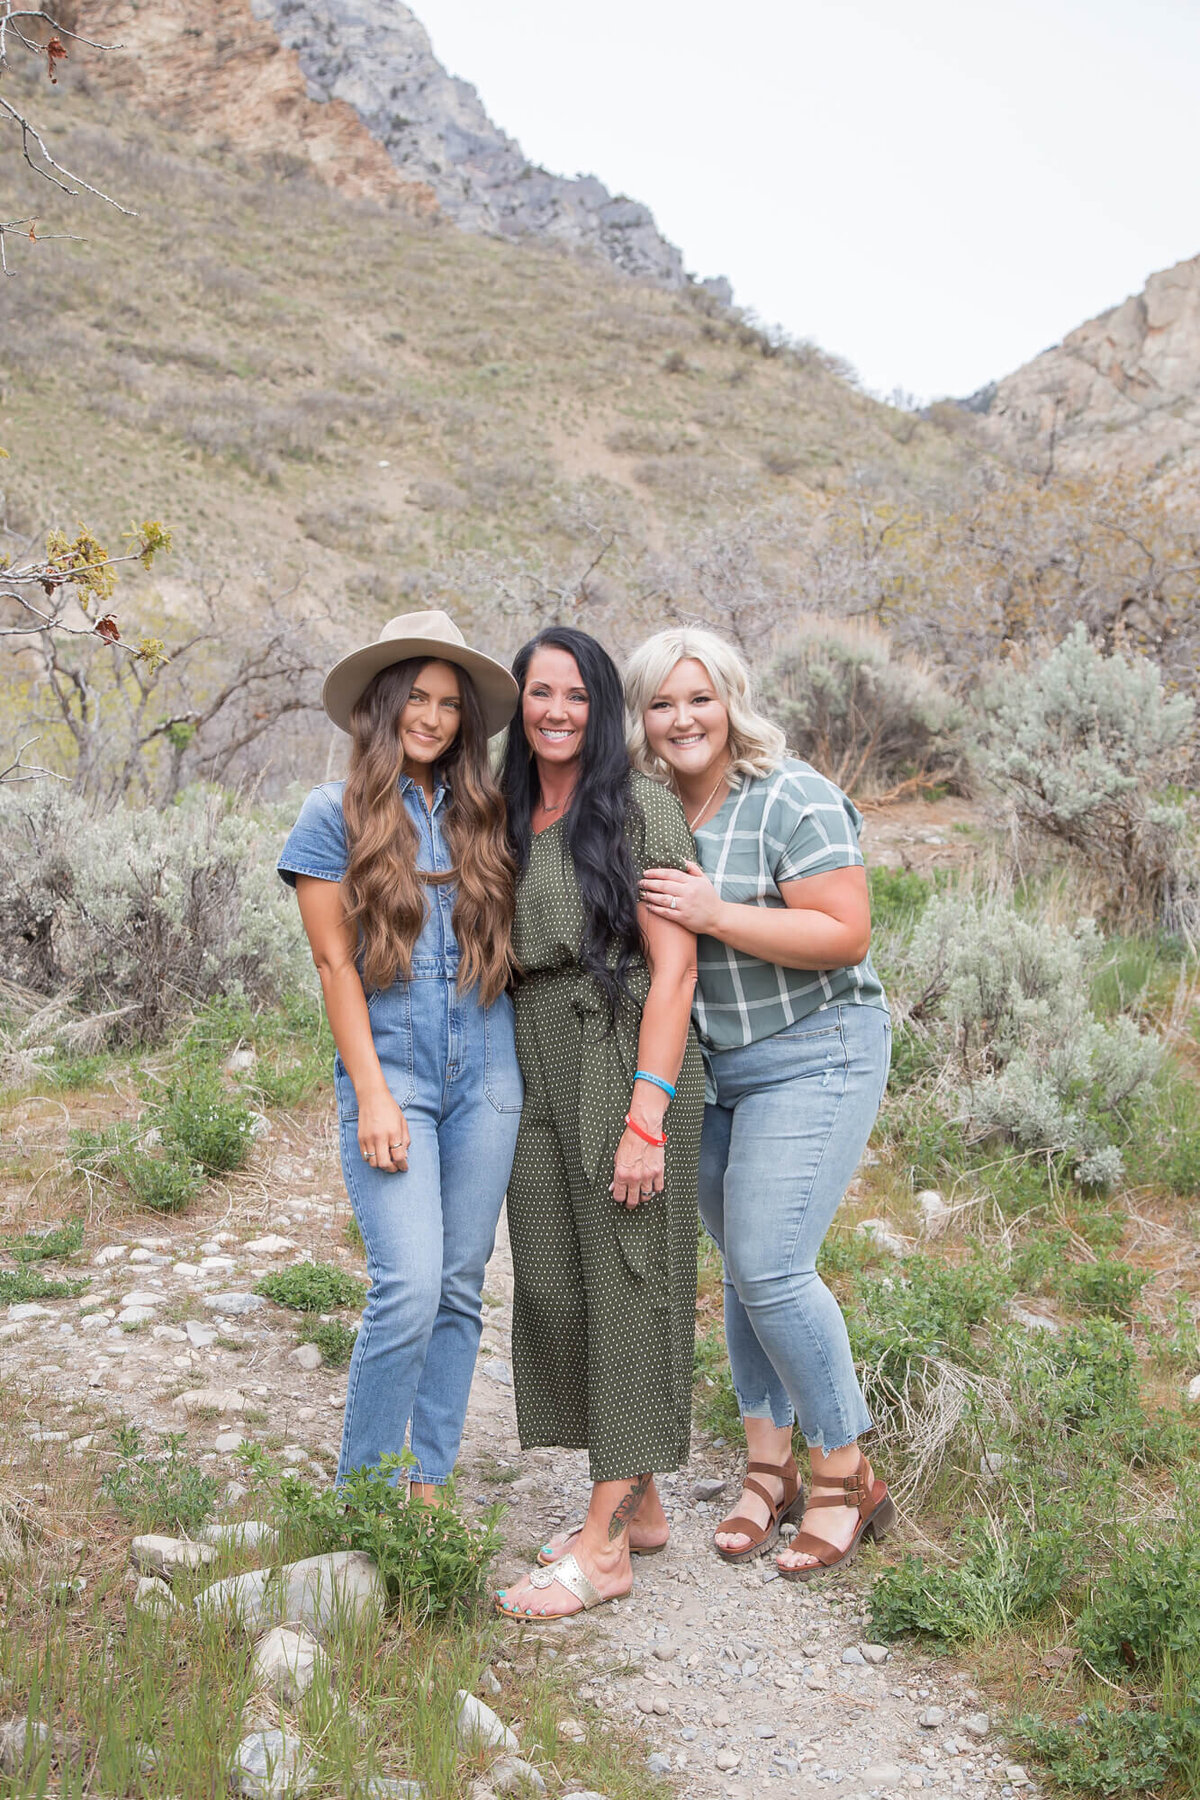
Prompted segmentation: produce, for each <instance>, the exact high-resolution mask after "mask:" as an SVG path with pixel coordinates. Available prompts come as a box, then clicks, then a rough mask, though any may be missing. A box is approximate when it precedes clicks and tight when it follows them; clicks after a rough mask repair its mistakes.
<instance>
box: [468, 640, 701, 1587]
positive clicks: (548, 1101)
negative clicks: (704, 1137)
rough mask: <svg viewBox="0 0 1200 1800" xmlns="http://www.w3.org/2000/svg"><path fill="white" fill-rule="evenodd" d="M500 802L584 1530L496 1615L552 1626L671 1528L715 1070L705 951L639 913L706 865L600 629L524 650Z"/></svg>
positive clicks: (534, 1380) (521, 1360) (525, 1411)
mask: <svg viewBox="0 0 1200 1800" xmlns="http://www.w3.org/2000/svg"><path fill="white" fill-rule="evenodd" d="M513 673H514V675H515V676H516V678H517V682H518V685H519V687H520V691H521V700H520V711H519V713H518V716H517V719H516V720H515V721H514V723H513V725H512V727H511V728H510V730H509V734H508V746H507V752H506V755H505V761H504V770H503V777H502V779H503V786H504V792H505V798H506V800H507V803H508V822H509V841H510V844H511V846H512V852H513V857H514V860H515V862H516V864H517V869H518V885H517V907H516V921H515V925H514V931H513V947H514V950H515V952H516V957H517V961H518V963H519V964H520V969H521V977H520V982H519V985H518V988H517V995H516V1020H517V1054H518V1057H519V1059H520V1064H521V1072H522V1075H523V1076H524V1080H525V1109H524V1111H523V1113H522V1115H521V1130H520V1135H519V1137H518V1140H517V1154H516V1158H515V1160H514V1162H513V1171H512V1179H511V1181H510V1183H509V1190H508V1221H509V1232H510V1236H511V1239H512V1253H513V1274H514V1294H513V1381H514V1386H515V1389H516V1402H517V1424H518V1429H519V1431H520V1436H521V1444H522V1447H523V1448H526V1449H528V1448H529V1447H531V1446H532V1445H554V1446H559V1447H562V1448H566V1449H586V1450H587V1452H588V1458H589V1464H590V1474H591V1477H592V1484H593V1485H592V1493H591V1499H590V1503H589V1505H588V1511H587V1517H586V1519H585V1521H584V1523H583V1525H582V1526H581V1527H580V1528H579V1529H578V1530H576V1531H573V1532H568V1533H565V1534H564V1535H563V1537H562V1538H560V1539H557V1540H555V1541H554V1542H553V1543H551V1544H549V1545H547V1546H546V1547H545V1549H544V1550H543V1552H542V1556H541V1558H540V1559H539V1563H540V1564H541V1565H542V1566H539V1567H538V1568H537V1569H535V1570H533V1571H532V1572H531V1574H529V1575H528V1576H526V1577H524V1579H523V1580H522V1581H521V1582H519V1583H518V1584H517V1586H515V1587H513V1588H510V1589H509V1590H508V1591H507V1592H506V1593H503V1594H501V1595H500V1596H499V1598H498V1601H497V1604H498V1606H499V1608H500V1610H501V1612H503V1613H505V1614H506V1615H508V1616H509V1617H513V1618H558V1617H562V1616H564V1615H565V1614H567V1613H572V1612H578V1611H580V1610H583V1609H585V1608H588V1607H592V1606H598V1605H600V1604H601V1603H602V1602H604V1601H608V1600H615V1599H617V1598H618V1597H619V1596H620V1595H622V1594H626V1593H628V1592H629V1589H630V1587H631V1585H632V1580H633V1577H632V1569H631V1564H630V1553H631V1551H632V1552H635V1553H636V1552H639V1551H640V1552H642V1553H643V1554H645V1553H648V1552H651V1551H654V1550H656V1549H661V1548H662V1547H663V1545H664V1544H665V1542H666V1538H667V1532H668V1526H667V1520H666V1516H665V1514H664V1513H663V1510H662V1506H661V1503H660V1501H659V1497H658V1494H657V1491H656V1490H655V1486H654V1471H656V1470H657V1471H662V1470H666V1469H675V1468H678V1467H679V1464H680V1463H681V1462H683V1461H685V1460H686V1458H687V1454H688V1445H689V1432H690V1423H691V1385H692V1345H693V1335H694V1318H695V1299H696V1172H697V1157H698V1152H699V1140H700V1116H701V1108H702V1103H703V1090H704V1083H703V1073H702V1069H701V1064H700V1057H699V1052H698V1050H697V1047H696V1042H695V1038H694V1036H693V1035H692V1033H691V1031H690V1028H689V1023H688V1020H689V1013H690V1009H691V1003H692V990H693V987H694V985H695V977H696V946H695V940H694V938H693V937H692V936H691V934H690V933H689V932H687V931H682V930H680V928H679V927H678V926H677V925H675V924H673V923H672V922H671V921H670V920H667V919H653V918H651V917H650V915H649V914H648V913H647V912H646V910H645V909H644V908H641V907H639V906H638V903H637V885H638V878H639V876H640V874H641V872H642V871H643V870H644V869H645V868H647V867H649V866H652V865H654V864H664V865H669V866H672V867H675V868H679V869H682V868H684V867H685V866H686V863H687V859H688V857H689V856H690V855H691V853H692V843H691V838H690V836H689V834H688V829H687V825H686V822H685V820H684V817H683V813H682V811H681V810H680V806H679V803H678V801H677V800H676V799H675V797H674V795H672V794H670V793H669V792H668V791H667V789H666V788H664V787H662V786H660V785H657V784H655V783H654V782H651V781H647V780H646V779H645V777H644V776H641V775H635V774H633V773H632V772H631V770H630V767H629V758H628V755H627V753H626V749H625V708H624V700H623V697H622V693H621V682H620V677H619V675H618V673H617V670H616V667H615V665H614V664H613V662H612V659H611V658H610V657H609V655H608V654H607V652H606V651H605V650H603V649H602V648H601V646H600V645H599V644H598V643H597V642H596V640H595V639H594V638H591V637H588V636H587V634H586V633H585V632H582V631H574V630H571V629H569V628H567V627H560V626H554V627H551V628H549V629H548V630H545V631H542V632H540V633H539V634H538V636H537V637H536V638H534V639H533V641H532V642H531V643H528V644H526V645H525V646H524V648H523V649H522V650H521V651H520V652H519V654H518V656H517V658H516V660H515V662H514V663H513Z"/></svg>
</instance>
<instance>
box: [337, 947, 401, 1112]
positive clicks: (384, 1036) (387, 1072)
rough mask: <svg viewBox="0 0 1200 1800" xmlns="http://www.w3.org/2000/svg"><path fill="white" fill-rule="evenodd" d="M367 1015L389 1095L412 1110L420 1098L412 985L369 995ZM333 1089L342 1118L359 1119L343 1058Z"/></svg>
mask: <svg viewBox="0 0 1200 1800" xmlns="http://www.w3.org/2000/svg"><path fill="white" fill-rule="evenodd" d="M367 1015H368V1017H369V1019H370V1021H371V1041H372V1042H373V1044H374V1045H375V1054H376V1055H377V1056H378V1058H379V1066H380V1068H381V1069H382V1071H383V1079H384V1080H385V1081H386V1082H387V1085H388V1091H389V1093H390V1094H391V1096H392V1099H393V1100H394V1101H395V1102H396V1104H397V1106H409V1105H411V1104H412V1101H413V1099H414V1097H415V1095H416V1091H417V1084H416V1080H415V1077H414V1075H413V1030H412V995H411V993H410V992H409V986H408V983H407V982H406V981H398V982H396V984H395V986H394V987H390V988H376V989H375V991H374V993H371V994H368V995H367ZM333 1085H334V1089H335V1091H336V1093H337V1105H338V1118H339V1119H342V1120H354V1119H357V1117H358V1096H357V1094H356V1093H355V1092H354V1083H353V1082H352V1081H351V1079H350V1077H349V1075H347V1073H346V1065H345V1063H344V1062H343V1061H342V1059H341V1057H340V1056H335V1057H334V1059H333Z"/></svg>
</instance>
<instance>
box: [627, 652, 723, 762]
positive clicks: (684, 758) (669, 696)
mask: <svg viewBox="0 0 1200 1800" xmlns="http://www.w3.org/2000/svg"><path fill="white" fill-rule="evenodd" d="M642 724H643V726H644V728H645V732H646V742H647V743H648V744H649V746H650V748H651V750H652V751H653V752H654V755H655V756H657V757H658V758H659V760H660V761H661V762H664V763H666V765H667V767H668V768H669V769H672V770H674V771H675V773H676V774H677V775H680V776H682V777H683V779H684V780H685V781H687V782H694V783H699V782H700V781H701V780H702V779H704V778H705V777H708V778H710V779H713V780H715V779H716V777H717V776H718V775H719V774H720V772H721V770H722V768H724V766H725V764H726V763H727V762H728V761H729V755H730V752H729V714H728V712H727V711H726V710H725V707H724V706H723V705H722V703H721V701H720V700H719V699H718V698H717V692H716V689H715V688H714V686H713V684H712V679H711V677H710V676H709V673H708V670H707V669H706V668H705V667H704V664H703V663H700V662H696V661H695V660H694V658H692V657H690V656H689V657H685V658H684V659H683V661H682V662H677V663H676V664H675V667H674V668H673V669H672V670H671V672H670V674H669V675H668V676H667V677H666V679H665V680H664V681H663V684H662V686H661V687H660V688H659V690H658V692H657V693H656V694H655V695H654V696H653V698H652V699H651V701H650V704H649V706H647V708H646V710H645V713H644V714H643V715H642Z"/></svg>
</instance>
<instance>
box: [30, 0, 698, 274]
mask: <svg viewBox="0 0 1200 1800" xmlns="http://www.w3.org/2000/svg"><path fill="white" fill-rule="evenodd" d="M65 22H66V23H68V24H70V25H71V26H72V27H73V28H74V29H77V30H80V31H86V33H87V35H88V36H89V37H91V38H93V39H98V40H101V41H104V42H106V43H110V44H120V45H121V46H123V50H124V54H121V55H116V56H107V57H104V58H99V57H96V56H94V55H93V56H92V57H91V58H90V59H89V60H90V65H91V68H92V70H93V72H94V78H95V80H96V81H97V83H98V84H101V85H103V87H104V88H105V89H106V90H107V91H115V90H119V91H122V92H124V94H125V95H126V97H127V98H128V99H129V100H131V101H135V102H137V103H140V104H143V105H147V106H151V107H153V109H154V111H155V114H156V116H157V117H159V118H162V119H164V120H165V121H167V122H168V123H170V124H171V125H173V126H176V127H179V128H181V129H183V130H184V131H187V132H189V133H191V134H192V135H194V136H197V137H199V138H201V139H202V140H204V141H207V142H209V143H221V144H228V145H233V146H236V148H237V150H238V151H239V152H240V153H242V154H244V155H250V156H264V155H265V156H269V157H271V158H273V159H274V160H275V162H276V163H277V164H279V165H281V166H283V167H284V168H285V169H286V168H287V167H289V166H290V167H292V168H295V167H307V168H308V169H309V170H310V171H311V172H312V173H313V174H315V175H317V176H318V177H319V178H320V179H321V180H323V181H326V182H328V183H329V184H330V185H332V186H334V187H338V188H341V189H342V190H343V191H344V192H347V193H350V194H353V195H356V196H359V197H366V198H372V199H376V200H381V201H383V202H385V203H396V202H400V203H401V204H403V205H404V206H405V207H406V208H407V209H409V210H417V211H422V210H423V211H426V212H438V213H440V214H441V215H443V216H444V217H445V218H447V219H449V220H452V221H453V222H454V223H455V224H456V225H458V226H460V227H461V228H462V229H463V230H467V231H473V232H483V233H488V234H490V235H494V236H499V237H504V238H509V239H543V240H550V241H553V242H555V243H558V244H561V245H564V246H566V247H567V248H569V249H572V250H582V251H587V252H591V253H592V254H594V255H599V256H602V257H603V258H604V259H605V260H606V261H608V262H610V263H612V264H613V265H614V266H615V267H616V268H618V269H620V270H622V271H623V272H624V273H625V274H627V275H633V276H636V277H638V278H640V279H642V280H646V281H651V282H654V283H656V284H658V285H660V286H662V287H667V288H680V287H683V286H684V285H685V282H686V279H687V278H686V276H685V275H684V270H683V259H682V257H681V255H680V252H679V251H678V250H677V249H676V247H675V245H674V244H671V243H668V242H667V240H666V239H665V238H664V237H663V236H662V234H661V232H660V231H659V230H658V228H657V226H656V225H655V223H654V218H653V216H652V214H651V213H650V211H649V209H648V208H647V207H645V206H643V205H642V204H641V203H640V202H638V201H636V200H629V199H626V198H625V197H624V196H617V197H614V196H613V195H612V194H610V193H609V191H608V189H607V188H606V187H605V186H604V184H603V183H602V182H601V181H599V180H597V179H596V178H595V177H594V176H590V175H589V176H578V177H576V178H574V179H568V178H566V177H564V176H561V175H551V174H548V173H547V171H546V170H544V169H539V168H536V167H534V165H533V164H532V163H530V161H529V160H528V158H527V157H526V156H525V154H524V152H523V151H522V149H521V147H520V145H519V144H517V143H516V142H515V141H514V140H513V139H512V138H510V137H508V136H507V135H506V134H505V133H504V132H503V131H501V130H500V129H499V128H498V127H497V126H496V125H494V124H493V123H492V121H491V119H490V118H489V117H488V115H487V112H486V111H485V110H484V107H483V104H482V102H481V101H480V99H479V96H478V94H477V93H476V91H475V89H474V88H473V87H471V86H470V85H469V83H467V82H465V81H460V80H458V79H457V78H455V77H453V76H451V75H449V74H448V73H447V72H446V70H445V69H444V68H443V67H442V65H441V63H439V62H438V60H437V58H436V56H435V55H434V53H433V48H432V46H431V44H430V41H429V36H428V33H427V32H426V30H425V28H424V26H423V25H422V24H421V22H420V20H419V19H418V18H417V17H416V15H415V14H414V13H413V12H412V11H411V10H410V9H409V8H408V7H407V6H404V5H401V4H399V3H398V0H155V4H154V5H153V6H146V5H144V4H141V3H140V0H89V4H87V5H86V6H85V5H84V4H83V0H70V5H69V7H68V12H67V16H66V20H65ZM712 286H713V288H714V290H715V291H716V292H717V293H718V294H719V295H720V296H721V297H723V298H728V297H729V290H728V284H727V283H723V282H717V283H714V284H712Z"/></svg>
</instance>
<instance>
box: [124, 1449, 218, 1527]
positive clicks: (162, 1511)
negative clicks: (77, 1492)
mask: <svg viewBox="0 0 1200 1800" xmlns="http://www.w3.org/2000/svg"><path fill="white" fill-rule="evenodd" d="M113 1443H114V1445H115V1447H116V1450H117V1454H118V1456H119V1457H120V1461H119V1463H118V1464H117V1467H116V1468H115V1469H110V1470H108V1471H107V1472H106V1473H105V1474H104V1475H102V1476H101V1478H100V1491H101V1493H102V1494H104V1495H105V1497H106V1498H107V1499H108V1500H110V1501H111V1502H112V1504H113V1506H114V1507H115V1508H116V1510H117V1511H118V1512H119V1513H120V1515H121V1517H122V1518H123V1519H126V1520H128V1521H129V1523H130V1524H131V1525H133V1526H135V1527H136V1528H137V1529H139V1530H142V1531H155V1530H162V1531H185V1532H193V1531H197V1530H198V1529H199V1528H200V1526H201V1525H203V1524H204V1521H205V1520H206V1519H207V1518H208V1516H209V1514H210V1513H211V1512H212V1510H213V1507H214V1506H215V1504H216V1499H217V1491H218V1488H219V1485H220V1484H219V1483H218V1481H217V1478H216V1476H215V1475H206V1474H204V1473H203V1472H202V1471H201V1470H200V1469H198V1468H197V1467H196V1464H195V1462H194V1460H193V1458H192V1456H191V1454H190V1453H189V1451H188V1449H187V1439H186V1437H185V1436H184V1435H183V1433H177V1434H172V1435H169V1436H167V1437H165V1438H163V1440H162V1444H163V1448H162V1452H161V1453H159V1454H153V1455H152V1454H151V1453H150V1452H149V1451H147V1450H146V1449H145V1447H144V1446H143V1443H142V1439H141V1434H140V1432H139V1431H138V1430H137V1428H136V1426H133V1425H123V1426H121V1427H119V1428H118V1430H116V1431H115V1432H114V1433H113Z"/></svg>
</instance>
